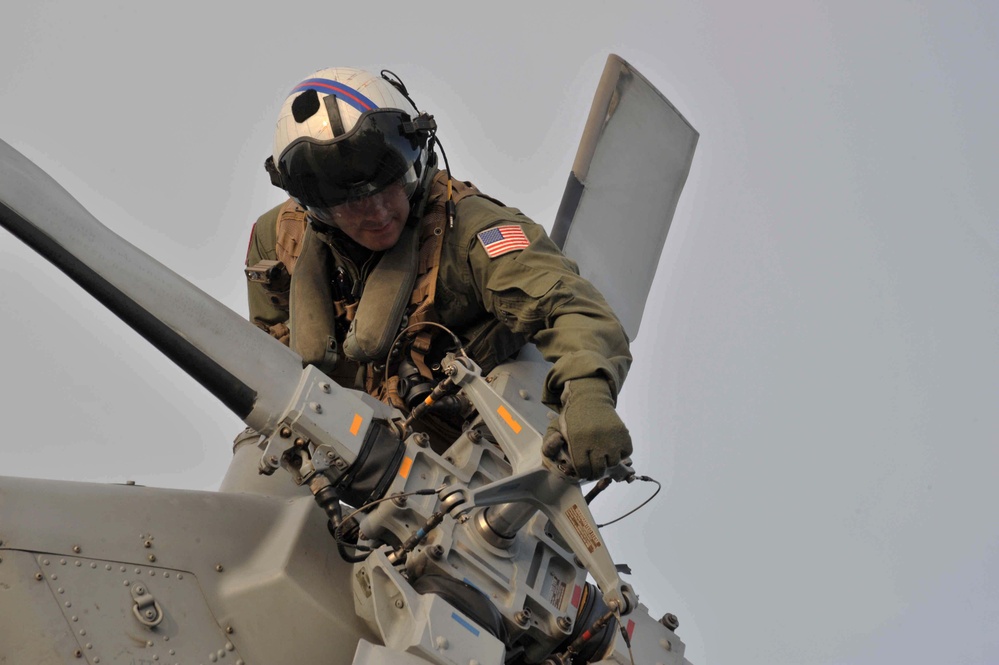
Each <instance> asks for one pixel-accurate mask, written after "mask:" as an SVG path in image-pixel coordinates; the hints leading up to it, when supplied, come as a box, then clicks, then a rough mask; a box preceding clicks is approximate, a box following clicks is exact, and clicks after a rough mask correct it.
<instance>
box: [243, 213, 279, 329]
mask: <svg viewBox="0 0 999 665" xmlns="http://www.w3.org/2000/svg"><path fill="white" fill-rule="evenodd" d="M280 208H281V206H277V207H275V208H272V209H271V210H268V211H267V212H265V213H264V214H263V215H261V216H260V217H259V218H258V219H257V222H256V223H255V224H254V225H253V230H252V231H251V232H250V244H249V247H248V248H247V250H246V266H247V267H250V266H254V265H256V264H257V263H259V262H260V261H271V260H277V251H276V249H275V243H276V242H277V232H276V227H277V217H278V211H279V210H280ZM246 296H247V303H248V305H249V318H250V321H251V322H252V323H253V324H254V325H256V326H258V327H260V328H262V329H264V330H266V331H268V332H269V331H270V328H271V327H272V326H274V325H276V324H278V323H286V322H287V321H288V309H287V307H284V308H281V307H279V306H277V305H276V304H275V303H274V302H273V301H272V298H271V295H270V294H269V293H268V292H267V288H266V287H265V285H264V284H262V283H261V282H253V281H250V279H249V278H247V280H246Z"/></svg>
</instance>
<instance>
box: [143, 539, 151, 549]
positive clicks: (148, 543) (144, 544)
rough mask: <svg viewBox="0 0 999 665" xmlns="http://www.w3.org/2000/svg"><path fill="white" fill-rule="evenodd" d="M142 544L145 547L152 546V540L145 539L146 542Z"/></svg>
mask: <svg viewBox="0 0 999 665" xmlns="http://www.w3.org/2000/svg"><path fill="white" fill-rule="evenodd" d="M142 546H143V547H145V548H146V549H149V548H150V547H152V546H153V541H151V540H147V541H146V542H144V543H142Z"/></svg>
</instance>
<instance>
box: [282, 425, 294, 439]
mask: <svg viewBox="0 0 999 665" xmlns="http://www.w3.org/2000/svg"><path fill="white" fill-rule="evenodd" d="M280 434H281V438H282V439H287V438H288V437H290V436H291V428H290V427H282V428H281V432H280Z"/></svg>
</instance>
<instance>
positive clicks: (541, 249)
mask: <svg viewBox="0 0 999 665" xmlns="http://www.w3.org/2000/svg"><path fill="white" fill-rule="evenodd" d="M458 219H459V224H458V227H459V228H460V229H461V230H460V233H461V245H462V246H463V247H464V248H465V249H466V251H467V264H468V266H469V268H470V270H471V274H472V279H473V281H474V284H475V288H476V291H477V293H478V295H479V297H480V298H481V303H482V306H483V307H484V309H486V310H487V311H488V312H490V313H491V314H492V315H493V316H495V317H496V318H497V319H499V320H500V321H502V322H503V323H504V324H505V325H506V326H507V327H509V328H510V329H511V330H513V331H514V332H516V333H521V334H524V335H526V336H527V338H528V339H529V340H530V341H531V342H533V343H534V344H535V345H536V346H537V347H538V349H539V350H540V351H541V353H542V354H543V355H544V357H545V359H546V360H548V361H550V362H552V363H553V367H552V369H551V371H550V372H549V374H548V377H547V379H546V381H545V390H544V396H543V399H544V401H545V402H547V403H549V404H557V403H558V401H559V396H560V395H561V393H562V387H563V386H564V385H565V382H566V381H570V380H572V379H581V378H585V377H601V378H603V379H605V380H606V381H607V383H608V385H609V386H610V390H611V395H612V397H613V398H616V397H617V394H618V392H619V391H620V389H621V385H622V383H623V382H624V379H625V376H626V375H627V373H628V369H629V367H630V366H631V352H630V350H629V340H628V336H627V333H626V332H625V331H624V328H623V326H622V325H621V322H620V321H619V320H618V319H617V316H615V315H614V312H613V311H612V310H611V308H610V305H608V304H607V301H606V300H605V299H604V297H603V296H602V295H601V294H600V292H599V291H597V289H596V287H594V286H593V285H592V284H590V283H589V282H588V281H587V280H585V279H583V278H582V277H580V276H579V269H578V267H577V266H576V263H575V262H573V261H572V260H570V259H569V258H567V257H566V256H565V255H564V254H562V252H561V251H560V250H559V248H558V247H557V246H556V245H555V243H554V242H553V241H552V240H551V239H550V238H549V237H548V234H547V233H546V232H545V230H544V228H543V227H541V226H540V225H538V224H536V223H534V222H533V221H531V220H530V219H529V218H528V217H527V216H525V215H524V214H523V213H521V212H520V211H518V210H516V209H515V208H508V207H504V206H500V205H497V204H496V203H494V202H492V201H490V200H488V199H484V198H481V197H474V198H473V197H470V198H467V199H464V200H463V201H461V202H460V203H459V208H458ZM504 225H516V226H517V227H519V228H521V229H522V230H523V231H524V234H525V235H526V236H527V238H528V240H529V241H530V245H529V246H528V247H527V248H526V249H522V250H514V251H511V252H508V253H505V254H502V255H500V256H497V257H495V258H491V257H489V256H488V254H487V253H486V250H485V248H484V246H483V243H482V242H481V241H480V240H479V238H478V233H479V232H481V231H483V230H487V229H489V228H494V227H498V226H504Z"/></svg>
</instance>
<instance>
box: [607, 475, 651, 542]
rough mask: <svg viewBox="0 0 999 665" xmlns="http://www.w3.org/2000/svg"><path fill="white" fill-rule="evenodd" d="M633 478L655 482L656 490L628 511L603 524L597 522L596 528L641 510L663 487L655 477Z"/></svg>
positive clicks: (618, 520)
mask: <svg viewBox="0 0 999 665" xmlns="http://www.w3.org/2000/svg"><path fill="white" fill-rule="evenodd" d="M635 480H641V481H643V482H647V483H655V484H656V491H655V492H653V493H652V496H650V497H649V498H648V499H646V500H645V501H643V502H641V503H640V504H638V506H637V507H635V508H632V509H631V510H629V511H628V512H626V513H625V514H624V515H621V516H620V517H616V518H614V519H612V520H611V521H610V522H604V523H603V524H598V525H597V528H598V529H599V528H602V527H605V526H609V525H611V524H614V523H615V522H620V521H621V520H623V519H624V518H625V517H628V516H629V515H632V514H634V513H636V512H638V511H639V510H641V509H642V508H644V507H645V505H646V504H647V503H649V501H652V499H654V498H656V495H657V494H659V491H660V490H661V489H662V488H663V486H662V483H660V482H659V481H658V480H656V479H655V478H650V477H649V476H635ZM591 493H592V492H591Z"/></svg>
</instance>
